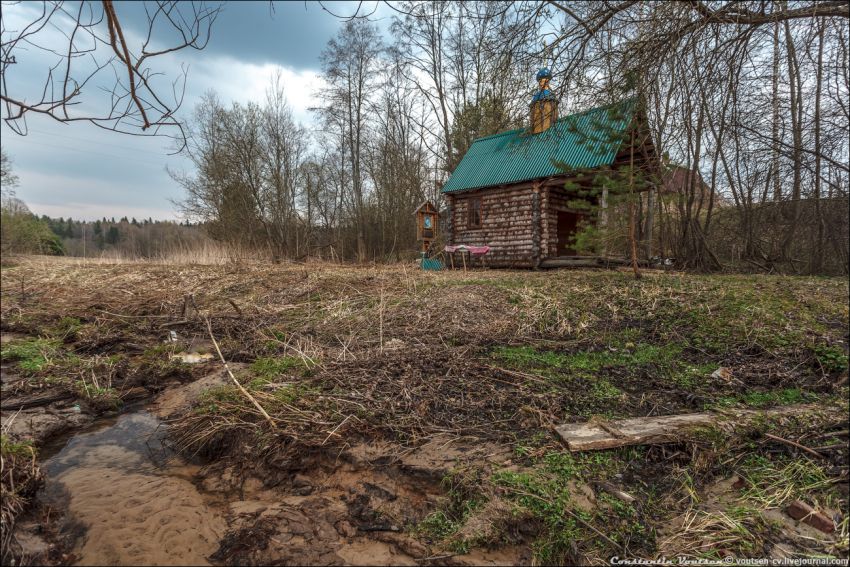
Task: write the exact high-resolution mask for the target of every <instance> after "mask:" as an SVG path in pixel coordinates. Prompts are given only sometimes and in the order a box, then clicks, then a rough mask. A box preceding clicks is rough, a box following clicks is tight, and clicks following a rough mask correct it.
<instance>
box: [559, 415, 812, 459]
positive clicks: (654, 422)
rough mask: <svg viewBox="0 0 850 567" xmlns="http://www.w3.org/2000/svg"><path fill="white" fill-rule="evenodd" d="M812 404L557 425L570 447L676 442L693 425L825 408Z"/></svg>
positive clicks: (736, 422)
mask: <svg viewBox="0 0 850 567" xmlns="http://www.w3.org/2000/svg"><path fill="white" fill-rule="evenodd" d="M823 409H824V408H822V407H818V406H813V405H811V404H799V405H795V406H784V407H780V408H776V409H768V410H735V411H727V412H723V413H717V412H712V413H689V414H680V415H664V416H653V417H635V418H631V419H621V420H615V421H604V420H591V421H588V422H585V423H567V424H564V425H558V426H556V427H555V431H556V432H557V433H558V435H559V436H560V437H561V439H563V440H564V442H565V443H566V445H567V448H568V449H569V450H570V451H596V450H600V449H613V448H614V447H624V446H627V445H646V444H661V443H673V442H676V441H679V440H681V439H682V437H683V435H684V434H685V433H687V431H688V430H689V429H691V428H694V427H701V426H703V427H704V426H709V425H711V426H717V425H721V424H724V423H726V424H731V425H744V424H746V423H748V422H751V421H752V420H753V419H761V418H763V417H768V416H777V417H780V416H781V417H791V416H795V415H801V414H810V413H812V412H818V411H822V410H823Z"/></svg>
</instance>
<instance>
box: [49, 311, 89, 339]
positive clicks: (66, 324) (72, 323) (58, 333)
mask: <svg viewBox="0 0 850 567" xmlns="http://www.w3.org/2000/svg"><path fill="white" fill-rule="evenodd" d="M82 328H83V323H82V321H80V320H79V319H77V318H76V317H62V318H61V319H59V321H57V322H56V324H54V325H53V326H51V327H50V329H49V334H50V336H52V337H55V338H57V339H59V340H62V341H70V340H73V339H74V338H75V337H76V336H77V333H78V332H79V331H80V329H82Z"/></svg>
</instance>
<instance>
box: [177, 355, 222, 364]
mask: <svg viewBox="0 0 850 567" xmlns="http://www.w3.org/2000/svg"><path fill="white" fill-rule="evenodd" d="M213 358H214V357H213V355H212V354H210V353H208V352H205V353H200V352H180V353H177V354H174V355H172V356H171V360H179V361H180V362H184V363H186V364H198V363H200V362H206V361H208V360H212V359H213Z"/></svg>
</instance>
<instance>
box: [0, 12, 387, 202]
mask: <svg viewBox="0 0 850 567" xmlns="http://www.w3.org/2000/svg"><path fill="white" fill-rule="evenodd" d="M40 4H41V3H40V2H39V3H35V2H33V3H30V4H27V3H22V4H16V5H7V4H6V3H4V4H3V19H4V23H5V24H6V27H7V29H9V28H10V27H13V26H12V24H14V23H15V21H16V19H17V21H23V20H24V19H25V18H26V16H27V15H28V13H27V10H30V11H31V10H34V9H38V10H39V11H40ZM357 4H358V3H357V2H352V3H333V2H326V3H325V6H326V7H328V8H329V9H331V10H333V11H334V12H335V13H351V12H352V11H353V10H354V9H356V7H357ZM364 5H365V7H366V9H368V10H372V8H373V7H374V6H375V3H374V2H366V3H364ZM116 6H117V11H118V15H119V18H120V19H121V21H122V22H123V25H124V26H125V27H127V28H129V31H130V32H131V33H132V31H133V28H134V23H135V28H136V29H137V30H138V27H139V26H141V25H144V24H145V21H146V20H145V17H144V13H140V12H139V11H138V9H137V7H134V6H133V5H131V4H129V3H128V4H124V3H116ZM387 11H389V10H388V9H387V8H385V7H384V8H381V7H380V6H378V11H377V12H376V14H375V17H376V18H377V20H378V21H377V23H378V25H379V26H380V27H382V28H383V29H387V27H388V19H387V17H386V16H387V15H388V14H386V12H387ZM270 12H271V11H270V4H269V2H266V1H263V2H230V3H227V4H225V6H224V10H223V12H222V14H221V15H220V16H219V18H218V20H217V21H216V23H215V26H214V28H213V33H212V39H211V40H210V42H209V45H208V46H207V48H206V49H205V50H204V51H194V50H189V51H187V50H183V51H179V52H177V53H175V54H173V55H169V56H168V57H169V58H170V59H167V60H165V61H163V62H162V64H160V63H159V62H157V63H154V65H153V66H154V67H155V68H156V69H165V70H169V69H170V70H176V69H179V66H180V64H181V63H185V64H188V66H189V76H188V82H187V87H186V91H187V92H186V99H185V101H184V104H183V107H182V113H183V114H188V113H189V112H191V110H192V108H193V107H194V106H195V104H196V102H197V101H198V99H199V98H200V96H201V95H202V94H203V93H204V92H205V91H207V90H210V89H214V90H216V91H217V92H218V93H219V96H220V98H221V99H222V100H223V101H225V102H226V101H231V100H232V101H239V102H247V101H249V100H256V101H262V100H263V98H264V97H265V91H266V89H267V87H268V85H269V82H270V78H271V76H272V74H273V73H274V71H275V70H276V69H277V68H280V69H281V72H282V73H283V78H284V85H285V89H286V94H287V98H288V99H289V103H290V105H291V106H292V109H293V112H294V114H295V118H296V120H298V121H300V122H302V123H303V124H304V125H305V126H310V125H311V124H312V120H313V117H312V115H311V113H310V112H309V111H308V110H307V108H308V106H316V101H315V98H314V95H315V93H316V91H317V90H318V89H319V88H320V85H321V78H320V77H319V69H320V64H319V56H320V54H321V52H322V49H323V48H324V46H325V44H326V43H327V41H328V40H329V39H330V38H331V37H332V36H333V35H334V34H335V33H336V32H337V30H338V29H339V28H340V26H341V25H342V22H341V20H339V19H338V18H335V17H334V16H332V15H330V14H328V13H327V12H325V11H324V10H323V9H322V6H320V5H319V4H318V3H312V2H307V3H305V2H277V3H275V5H274V14H273V15H272V14H271V13H270ZM140 16H141V17H140ZM29 19H30V20H31V19H32V18H29ZM59 40H60V38H56V41H57V42H58V41H59ZM29 57H30V58H29V59H26V58H21V59H20V63H19V64H18V65H16V66H15V68H13V69H11V70H10V71H9V72H8V73H7V80H10V81H14V83H13V84H19V85H22V86H25V87H30V88H32V87H33V86H34V85H37V84H40V83H39V81H43V78H44V76H45V73H46V68H47V67H48V66H49V65H50V61H51V60H49V59H47V58H46V57H42V56H39V55H36V54H29ZM27 124H28V126H29V134H28V135H27V136H25V137H21V136H18V135H16V134H15V133H13V132H12V131H11V129H10V128H9V127H8V126H7V125H6V124H5V123H4V124H3V125H2V145H3V149H4V151H5V152H6V153H7V154H8V155H9V156H10V157H11V158H12V162H13V169H14V172H15V174H16V175H17V176H18V177H19V178H20V185H19V186H18V187H17V189H16V193H17V196H18V197H19V198H21V199H22V200H23V201H24V202H26V203H27V205H28V206H29V207H30V209H31V210H32V211H33V212H35V213H36V214H39V215H40V214H46V215H50V216H54V217H59V216H63V217H66V218H67V217H69V216H71V217H73V218H75V219H97V218H101V217H104V216H105V217H107V218H109V217H116V218H120V217H122V216H128V217H137V218H147V217H153V218H154V219H177V218H179V217H178V214H177V212H176V211H175V207H174V206H173V205H172V203H171V200H174V199H180V198H181V189H180V187H179V186H178V185H177V184H176V183H174V181H172V180H171V178H170V177H169V176H168V174H167V173H166V171H165V168H166V166H168V167H170V168H171V169H178V170H179V169H183V170H185V169H187V168H188V163H187V162H186V160H185V159H183V158H181V157H179V156H170V155H169V151H170V150H171V147H170V142H169V141H168V140H167V139H164V138H140V137H135V136H124V135H121V134H116V133H112V132H106V131H104V130H101V129H99V128H96V127H94V126H91V125H88V124H85V123H73V124H61V123H58V122H55V121H53V120H52V119H50V118H48V117H45V116H36V115H33V116H30V117H29V118H28V120H27Z"/></svg>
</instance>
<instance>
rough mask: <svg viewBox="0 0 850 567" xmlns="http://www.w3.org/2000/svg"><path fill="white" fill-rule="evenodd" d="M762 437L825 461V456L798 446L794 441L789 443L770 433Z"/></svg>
mask: <svg viewBox="0 0 850 567" xmlns="http://www.w3.org/2000/svg"><path fill="white" fill-rule="evenodd" d="M764 436H765V437H767V438H768V439H771V440H773V441H776V442H778V443H785V444H786V445H790V446H791V447H794V448H796V449H800V450H801V451H805V452H806V453H808V454H810V455H813V456H815V457H817V458H819V459H825V458H826V457H825V456H823V455H822V454H820V453H818V452H817V451H815V450H814V449H810V448H809V447H806V446H805V445H800V444H799V443H797V442H796V441H791V440H790V439H785V438H783V437H779V436H777V435H771V434H770V433H765V434H764Z"/></svg>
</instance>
